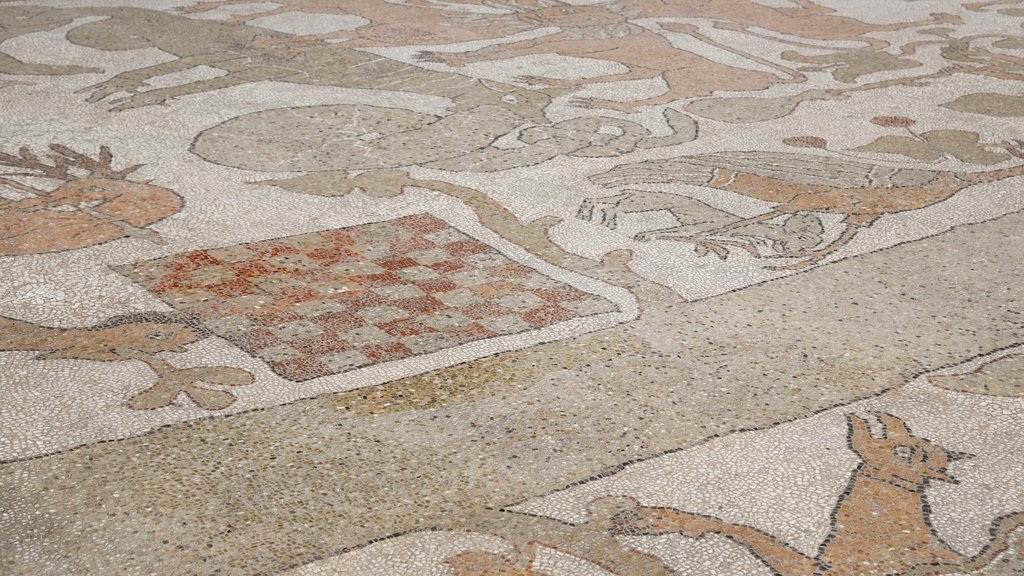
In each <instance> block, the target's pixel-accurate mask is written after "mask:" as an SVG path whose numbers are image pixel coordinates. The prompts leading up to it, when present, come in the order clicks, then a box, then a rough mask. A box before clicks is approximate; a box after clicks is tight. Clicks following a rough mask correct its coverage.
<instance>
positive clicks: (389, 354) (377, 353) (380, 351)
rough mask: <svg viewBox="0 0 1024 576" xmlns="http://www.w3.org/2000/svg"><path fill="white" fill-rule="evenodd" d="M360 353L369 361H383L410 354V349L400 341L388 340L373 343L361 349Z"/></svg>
mask: <svg viewBox="0 0 1024 576" xmlns="http://www.w3.org/2000/svg"><path fill="white" fill-rule="evenodd" d="M362 353H363V354H364V355H365V356H366V357H367V358H369V359H370V361H371V362H384V361H387V360H398V359H400V358H408V357H409V356H412V350H409V347H408V346H406V345H405V344H402V343H401V342H390V343H387V344H373V345H371V346H367V347H366V348H363V349H362Z"/></svg>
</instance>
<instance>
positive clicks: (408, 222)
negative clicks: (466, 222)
mask: <svg viewBox="0 0 1024 576" xmlns="http://www.w3.org/2000/svg"><path fill="white" fill-rule="evenodd" d="M394 223H395V224H397V225H399V226H401V227H402V228H405V229H407V230H410V231H412V232H417V233H419V234H421V235H423V234H430V233H431V232H438V231H440V230H444V229H445V228H448V225H447V224H445V223H444V222H443V221H441V220H439V219H437V218H434V217H433V216H430V215H428V214H414V215H412V216H405V217H403V218H399V219H397V220H394Z"/></svg>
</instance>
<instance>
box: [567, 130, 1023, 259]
mask: <svg viewBox="0 0 1024 576" xmlns="http://www.w3.org/2000/svg"><path fill="white" fill-rule="evenodd" d="M1003 147H1004V148H1005V149H1006V150H1007V151H1008V152H1010V153H1011V154H1012V155H1013V156H1015V157H1017V158H1022V159H1024V142H1020V141H1017V142H1016V143H1009V142H1006V143H1004V144H1003ZM780 167H785V170H782V169H781V168H780ZM1014 176H1024V164H1022V165H1018V166H1011V167H1009V168H1003V169H998V170H989V171H984V172H952V171H929V170H919V169H901V168H890V167H886V166H882V165H877V164H868V163H864V162H847V161H838V160H836V159H830V158H828V157H822V156H811V155H805V154H782V153H769V152H723V153H719V154H706V155H699V156H679V157H676V158H668V159H665V160H651V161H646V162H638V163H633V164H623V165H620V166H617V167H615V168H613V169H611V170H609V171H607V172H605V173H603V174H598V175H595V176H592V177H591V181H592V182H594V183H595V184H600V185H603V186H606V187H609V188H611V187H625V186H630V185H637V184H671V183H684V184H690V185H695V186H704V187H709V188H714V189H717V190H725V191H729V192H734V193H737V194H741V195H743V196H747V197H749V198H754V199H757V200H762V201H765V202H771V203H774V204H775V206H774V207H773V208H771V209H770V210H768V211H766V212H763V213H761V214H758V215H756V216H752V217H748V218H736V219H733V220H732V221H730V222H726V223H724V224H719V225H716V226H714V227H712V228H710V229H703V230H699V231H694V230H693V228H692V227H690V226H689V225H686V224H683V225H679V226H673V227H669V228H662V229H658V230H649V231H646V232H641V233H640V234H637V235H636V236H635V237H634V238H635V239H637V240H654V239H665V240H675V241H679V242H687V243H691V244H693V245H694V252H695V253H696V254H697V255H698V256H700V257H704V256H707V255H709V254H714V255H716V256H717V257H718V258H719V259H721V260H725V259H727V258H728V255H729V249H730V248H741V249H744V250H745V251H746V252H748V253H750V254H751V255H753V256H754V257H757V258H765V257H767V258H787V259H795V260H796V261H795V262H792V263H789V264H782V265H773V266H768V267H766V268H767V269H769V270H801V269H804V268H807V267H809V266H813V265H815V264H817V263H819V262H821V261H823V260H825V259H826V258H828V257H829V256H831V255H832V254H834V253H835V252H837V251H838V250H839V249H841V248H842V247H844V246H846V245H847V244H848V243H849V242H850V241H851V240H853V238H854V237H856V236H857V235H858V234H859V233H860V231H862V230H864V229H866V228H868V227H870V226H871V225H872V224H874V223H875V222H876V221H878V219H879V218H881V217H882V216H885V215H888V214H896V213H900V212H907V211H912V210H918V209H921V208H926V207H928V206H932V205H934V204H938V203H939V202H942V201H944V200H947V199H949V198H951V197H952V196H953V195H955V194H956V193H957V192H960V191H961V190H963V189H965V188H968V187H969V186H973V185H975V184H982V183H987V182H997V181H999V180H1002V179H1005V178H1010V177H1014ZM622 196H623V194H619V195H615V196H609V197H604V198H592V199H588V200H587V201H585V202H584V204H583V206H581V209H580V212H579V213H578V214H577V217H579V218H581V219H593V218H594V208H595V207H596V206H600V207H601V208H602V209H603V210H610V211H612V212H613V213H614V212H615V211H617V209H618V208H617V205H616V202H617V201H620V199H621V197H622ZM679 202H680V203H682V202H683V200H682V197H680V201H679ZM653 208H657V209H663V205H662V204H658V205H655V206H653ZM633 211H638V210H633ZM815 212H817V213H831V214H841V215H843V216H844V218H843V224H844V229H843V231H842V232H841V234H840V235H839V237H838V238H835V239H834V240H830V241H829V242H828V243H826V244H824V245H818V246H814V247H812V248H809V249H807V248H804V249H797V250H792V251H788V250H787V251H783V252H782V253H775V254H771V255H770V256H761V255H760V253H759V252H758V250H757V247H756V245H754V243H753V242H751V241H750V240H749V239H742V238H729V237H728V236H729V234H730V233H735V232H737V231H739V230H740V229H742V228H746V227H749V226H751V225H755V224H759V223H764V222H768V221H771V220H774V219H776V218H779V217H784V216H790V217H792V216H793V215H800V214H807V213H815ZM604 219H605V225H606V226H607V225H608V224H607V221H608V217H607V216H605V217H604ZM715 236H719V237H721V236H726V238H719V239H716V238H714V237H715Z"/></svg>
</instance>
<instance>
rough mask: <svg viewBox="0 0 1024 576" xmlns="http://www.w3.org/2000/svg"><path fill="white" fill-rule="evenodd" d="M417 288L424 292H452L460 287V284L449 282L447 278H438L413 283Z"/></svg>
mask: <svg viewBox="0 0 1024 576" xmlns="http://www.w3.org/2000/svg"><path fill="white" fill-rule="evenodd" d="M413 284H415V285H416V287H417V288H419V289H420V290H423V291H424V292H451V291H452V290H455V289H456V288H458V287H459V285H458V284H456V283H455V282H452V281H451V280H448V279H447V278H438V279H435V280H420V281H417V282H413Z"/></svg>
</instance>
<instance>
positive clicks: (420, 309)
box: [392, 296, 445, 316]
mask: <svg viewBox="0 0 1024 576" xmlns="http://www.w3.org/2000/svg"><path fill="white" fill-rule="evenodd" d="M392 304H393V305H394V306H397V307H398V308H401V309H402V310H405V311H406V312H409V313H410V314H415V315H418V316H423V315H425V314H430V313H433V312H437V311H438V310H440V309H442V308H444V307H445V306H444V304H443V303H441V302H440V301H439V300H437V299H436V298H434V297H433V296H421V297H419V298H403V299H401V300H395V301H394V302H393V303H392Z"/></svg>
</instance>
